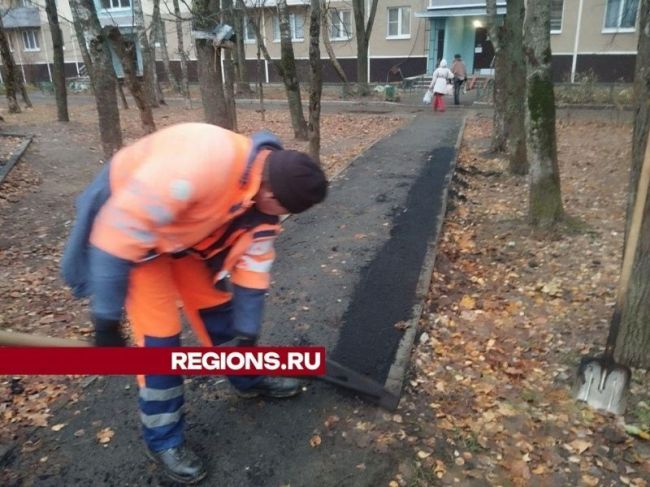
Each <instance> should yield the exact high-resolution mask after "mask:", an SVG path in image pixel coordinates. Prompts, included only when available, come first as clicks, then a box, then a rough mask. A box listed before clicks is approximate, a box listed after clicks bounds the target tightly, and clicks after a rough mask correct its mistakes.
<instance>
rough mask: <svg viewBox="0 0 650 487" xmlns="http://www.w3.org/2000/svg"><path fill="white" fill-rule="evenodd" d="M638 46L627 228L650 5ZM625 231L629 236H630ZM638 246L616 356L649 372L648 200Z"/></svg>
mask: <svg viewBox="0 0 650 487" xmlns="http://www.w3.org/2000/svg"><path fill="white" fill-rule="evenodd" d="M638 32H639V42H638V50H637V58H636V73H635V76H634V95H635V96H634V99H635V117H634V135H633V138H632V167H631V171H630V187H629V193H628V210H627V228H629V225H630V219H631V217H632V208H633V207H634V201H635V200H636V196H637V190H638V184H639V176H640V173H641V166H642V164H643V158H644V156H645V154H646V153H647V151H648V150H649V147H648V143H649V141H648V131H649V130H650V2H649V1H648V0H642V1H641V2H640V4H639V31H638ZM627 233H628V232H627V231H626V236H627ZM639 238H640V240H639V245H638V249H637V252H636V256H635V258H634V265H633V267H632V275H631V276H630V284H629V288H628V292H627V297H626V300H625V304H624V306H623V315H622V321H621V328H620V331H619V335H618V338H617V340H616V347H615V350H614V356H615V358H616V360H617V361H619V362H621V363H624V364H626V365H628V366H630V367H639V368H643V369H646V370H648V369H650V353H648V350H650V280H648V275H650V198H647V199H646V202H645V207H644V211H643V223H642V225H641V233H640V235H639Z"/></svg>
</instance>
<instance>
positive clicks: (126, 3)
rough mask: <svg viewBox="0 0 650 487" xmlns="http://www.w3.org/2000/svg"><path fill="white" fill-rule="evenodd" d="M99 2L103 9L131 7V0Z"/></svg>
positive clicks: (104, 0)
mask: <svg viewBox="0 0 650 487" xmlns="http://www.w3.org/2000/svg"><path fill="white" fill-rule="evenodd" d="M101 4H102V8H103V9H104V10H116V9H119V8H131V0H101Z"/></svg>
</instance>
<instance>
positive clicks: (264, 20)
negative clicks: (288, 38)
mask: <svg viewBox="0 0 650 487" xmlns="http://www.w3.org/2000/svg"><path fill="white" fill-rule="evenodd" d="M261 35H262V37H265V36H266V15H265V13H264V4H262V30H261ZM265 42H266V41H265ZM267 45H268V44H267ZM264 79H265V80H266V84H267V85H268V84H269V62H268V61H267V60H266V58H264Z"/></svg>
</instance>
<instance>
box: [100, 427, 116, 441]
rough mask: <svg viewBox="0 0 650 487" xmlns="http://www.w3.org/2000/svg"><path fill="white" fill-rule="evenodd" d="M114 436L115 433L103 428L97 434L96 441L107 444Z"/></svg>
mask: <svg viewBox="0 0 650 487" xmlns="http://www.w3.org/2000/svg"><path fill="white" fill-rule="evenodd" d="M113 436H115V431H113V430H112V429H110V428H104V429H102V430H100V431H99V432H98V433H97V440H98V441H99V442H100V443H102V444H105V443H108V442H109V441H111V439H112V438H113Z"/></svg>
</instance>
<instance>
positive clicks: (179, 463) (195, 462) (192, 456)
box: [146, 445, 208, 484]
mask: <svg viewBox="0 0 650 487" xmlns="http://www.w3.org/2000/svg"><path fill="white" fill-rule="evenodd" d="M146 453H147V456H148V457H149V458H151V459H152V460H153V461H154V462H156V463H157V464H158V465H160V466H161V467H162V469H163V471H164V472H165V475H167V477H169V478H170V479H172V480H175V481H176V482H179V483H182V484H196V483H197V482H200V481H201V480H203V479H204V478H205V476H206V475H207V473H208V472H207V470H206V469H205V466H204V465H203V462H202V461H201V459H200V458H199V457H198V456H197V455H196V453H194V452H193V451H192V450H191V449H190V448H188V447H187V446H185V445H179V446H177V447H174V448H169V449H167V450H162V451H151V450H150V449H149V448H147V449H146Z"/></svg>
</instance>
